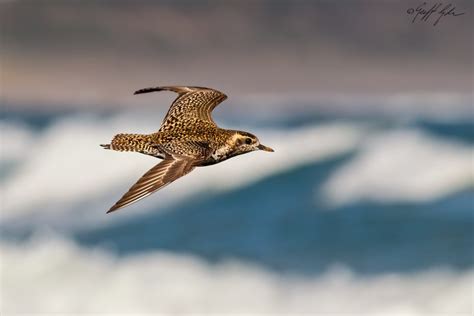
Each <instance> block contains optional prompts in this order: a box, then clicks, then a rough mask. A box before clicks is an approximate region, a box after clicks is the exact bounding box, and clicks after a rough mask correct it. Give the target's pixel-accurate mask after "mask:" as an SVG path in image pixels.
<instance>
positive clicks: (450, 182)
mask: <svg viewBox="0 0 474 316" xmlns="http://www.w3.org/2000/svg"><path fill="white" fill-rule="evenodd" d="M473 157H474V151H473V148H472V147H470V146H467V145H465V144H462V143H456V142H447V141H444V140H439V139H436V138H433V137H432V136H429V135H428V134H425V133H423V132H421V131H417V130H394V131H385V132H382V133H381V134H378V135H376V136H372V137H370V138H368V139H367V140H366V142H364V144H363V146H361V148H360V151H359V153H358V154H357V155H356V156H355V157H354V158H353V159H352V160H350V161H349V162H348V163H346V164H345V165H343V166H341V167H340V168H339V169H337V170H336V171H335V172H334V173H333V174H332V175H331V177H330V178H329V179H328V180H327V182H326V183H325V184H324V185H323V186H322V189H321V191H320V192H318V193H317V199H318V200H319V199H320V198H321V196H322V197H323V198H324V199H325V200H326V201H328V202H329V203H330V204H332V205H341V204H348V203H354V202H357V201H361V200H369V201H376V202H403V201H409V202H422V201H428V200H436V199H440V198H443V197H445V196H447V195H449V194H451V193H454V192H458V191H461V190H463V189H468V188H470V187H472V185H473V183H474V180H473V179H474V168H473Z"/></svg>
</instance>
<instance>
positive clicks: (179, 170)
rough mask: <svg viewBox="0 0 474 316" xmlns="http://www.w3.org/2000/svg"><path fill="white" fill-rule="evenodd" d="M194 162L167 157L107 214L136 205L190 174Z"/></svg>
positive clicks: (186, 158)
mask: <svg viewBox="0 0 474 316" xmlns="http://www.w3.org/2000/svg"><path fill="white" fill-rule="evenodd" d="M193 162H194V160H193V159H191V158H189V157H184V156H179V157H173V156H167V157H166V158H165V159H164V160H163V161H162V162H160V163H159V164H157V165H156V166H154V167H153V168H151V169H150V170H148V171H147V173H145V174H144V175H143V176H142V177H141V178H140V179H139V180H138V181H137V183H135V184H134V185H133V186H132V187H131V188H130V189H129V190H128V192H127V193H125V194H124V195H123V196H122V198H121V199H120V200H119V201H118V202H117V203H115V205H114V206H112V207H111V208H110V210H109V211H107V213H110V212H113V211H116V210H118V209H119V208H122V207H125V206H128V205H130V204H132V203H135V202H137V201H139V200H141V199H143V198H145V197H147V196H148V195H150V194H152V193H153V192H155V191H157V190H159V189H161V188H163V187H164V186H166V185H167V184H170V183H171V182H173V181H174V180H176V179H178V178H180V177H182V176H184V175H186V174H188V173H189V172H191V170H193V169H194V164H193Z"/></svg>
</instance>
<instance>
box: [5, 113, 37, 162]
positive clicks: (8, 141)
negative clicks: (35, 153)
mask: <svg viewBox="0 0 474 316" xmlns="http://www.w3.org/2000/svg"><path fill="white" fill-rule="evenodd" d="M33 140H34V134H33V131H31V130H30V129H29V128H28V127H27V126H26V125H24V124H22V123H19V122H15V123H13V122H7V121H0V163H7V162H10V161H14V160H22V159H23V158H24V157H25V153H27V152H28V148H29V146H30V145H31V144H32V142H33ZM26 156H27V155H26Z"/></svg>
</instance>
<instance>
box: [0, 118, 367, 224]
mask: <svg viewBox="0 0 474 316" xmlns="http://www.w3.org/2000/svg"><path fill="white" fill-rule="evenodd" d="M130 122H132V124H131V125H132V126H130ZM155 129H156V121H155V120H152V119H150V118H144V117H141V116H136V117H134V116H133V115H131V114H129V113H127V114H125V115H118V116H116V117H113V118H110V119H107V120H103V119H98V118H97V117H82V116H81V117H69V118H63V119H61V120H59V121H57V122H55V123H53V124H51V125H50V126H49V127H48V128H46V129H45V130H44V131H42V132H41V133H37V134H34V136H31V135H30V134H29V137H28V140H27V142H28V152H29V153H30V154H29V155H27V154H25V153H24V152H23V153H22V157H23V159H24V161H23V163H22V164H21V166H19V167H18V168H17V169H16V170H15V172H14V174H13V175H11V176H10V177H8V178H7V179H5V181H3V182H2V184H1V186H0V192H2V196H3V205H2V207H3V212H2V213H3V214H2V215H3V219H9V218H12V217H17V216H23V215H26V214H33V213H41V214H42V216H43V215H44V216H46V214H47V213H48V212H58V213H70V212H69V211H77V207H76V208H74V207H73V206H74V205H77V204H81V203H82V204H83V205H88V206H89V208H90V206H91V205H93V207H97V204H94V203H95V202H96V201H99V200H100V201H101V203H104V205H103V206H102V208H103V209H102V210H101V213H103V211H104V210H106V209H107V208H108V207H109V206H110V204H111V203H113V202H114V200H113V199H117V198H118V197H119V196H120V194H121V193H123V192H125V191H126V190H127V189H128V186H130V185H131V184H132V183H133V182H134V181H135V180H136V179H138V177H139V176H140V175H142V174H143V173H144V172H146V171H147V170H148V169H149V168H151V167H152V166H153V165H154V164H156V163H157V162H158V161H157V160H156V159H155V158H152V157H146V156H143V155H138V154H130V153H116V152H112V151H106V150H103V149H101V148H100V147H99V146H98V145H99V144H100V143H104V142H107V141H108V140H110V139H111V138H112V136H113V135H114V134H115V133H118V132H120V131H122V132H123V131H130V130H135V131H136V132H151V131H153V130H155ZM18 130H21V129H18ZM252 132H254V133H256V134H257V135H259V137H260V139H261V140H262V142H263V143H264V144H267V145H269V146H271V147H274V148H275V153H272V154H267V153H254V154H252V155H244V156H241V157H239V158H238V159H232V160H230V161H228V162H225V163H222V164H218V165H215V166H212V168H198V169H196V171H193V173H191V174H190V175H189V176H187V177H184V178H183V179H180V180H179V181H177V182H176V183H174V184H173V189H171V190H170V189H169V187H167V188H165V189H164V190H163V191H162V192H160V199H159V202H160V205H163V204H167V203H170V202H172V201H176V200H179V199H183V198H184V197H186V196H189V195H190V194H195V193H196V192H199V191H206V190H207V191H221V190H229V189H232V188H235V187H238V186H242V185H245V184H248V183H251V182H253V181H258V180H259V179H261V178H263V177H266V176H268V175H270V174H273V173H276V172H280V171H283V170H287V169H291V168H295V167H296V166H298V165H301V164H305V163H308V162H312V161H316V160H322V159H327V158H329V157H331V156H334V155H338V154H341V153H344V152H347V151H350V150H353V149H354V148H355V147H356V146H357V144H358V143H359V142H360V140H361V139H362V137H363V135H364V134H365V133H366V129H365V127H364V126H362V125H361V124H358V125H355V124H350V123H326V124H321V125H319V126H317V127H314V126H310V127H304V128H299V129H292V130H290V131H282V130H268V129H263V130H253V131H252ZM7 151H9V147H8V148H7ZM16 152H17V154H15V155H16V156H19V155H20V154H19V153H20V152H21V151H20V150H16ZM266 155H268V156H266ZM270 155H271V156H270ZM104 197H106V198H107V201H104V199H105V198H104ZM151 199H153V197H152V198H151ZM156 201H157V200H154V201H153V204H154V205H155V208H156ZM137 205H138V204H136V205H134V206H132V207H135V208H136V209H147V208H149V206H151V204H149V203H147V202H146V200H145V203H140V206H137ZM95 215H97V214H96V213H94V216H95Z"/></svg>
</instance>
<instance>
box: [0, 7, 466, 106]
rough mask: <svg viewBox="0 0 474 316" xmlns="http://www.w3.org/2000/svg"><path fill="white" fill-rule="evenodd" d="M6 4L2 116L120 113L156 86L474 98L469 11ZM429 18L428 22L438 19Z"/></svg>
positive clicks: (1, 19)
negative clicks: (8, 111)
mask: <svg viewBox="0 0 474 316" xmlns="http://www.w3.org/2000/svg"><path fill="white" fill-rule="evenodd" d="M420 4H421V1H340V2H335V1H285V0H283V1H263V0H255V1H225V2H219V1H153V2H152V1H74V0H71V1H53V0H45V1H3V2H0V32H1V33H0V35H1V42H0V43H1V51H0V53H1V58H0V62H1V85H0V87H1V102H2V103H3V105H4V106H6V107H7V108H26V109H37V110H41V109H45V108H58V107H59V108H75V107H89V108H96V107H127V106H130V105H132V104H137V102H138V104H140V102H144V104H145V103H146V102H148V101H142V100H138V99H137V98H133V97H132V93H133V91H134V90H136V89H139V88H143V87H147V86H155V85H171V84H180V85H199V86H210V87H215V88H217V89H219V90H222V91H225V92H226V93H227V94H228V95H230V96H234V97H237V98H239V97H242V96H246V95H262V94H264V95H268V94H271V95H276V96H278V95H304V96H311V97H317V96H321V95H335V94H342V95H353V94H365V95H367V94H368V95H385V94H394V93H432V92H440V91H441V92H448V93H462V94H470V95H471V97H472V84H473V79H472V66H473V57H472V56H473V42H472V41H473V40H472V39H473V34H472V33H473V29H474V27H473V20H474V19H472V18H471V17H470V15H471V14H472V6H473V2H472V1H455V2H453V5H454V6H455V7H456V8H455V10H456V12H458V13H463V12H464V13H465V14H464V15H460V16H456V17H454V16H445V17H443V18H442V19H441V20H440V21H439V23H438V24H437V25H436V26H434V25H433V24H434V22H435V20H436V19H437V16H433V17H430V18H429V19H428V20H427V21H421V20H420V19H419V20H417V21H415V23H412V19H413V15H409V14H408V13H407V10H409V9H410V8H416V7H417V6H419V5H420ZM435 14H436V13H435Z"/></svg>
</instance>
